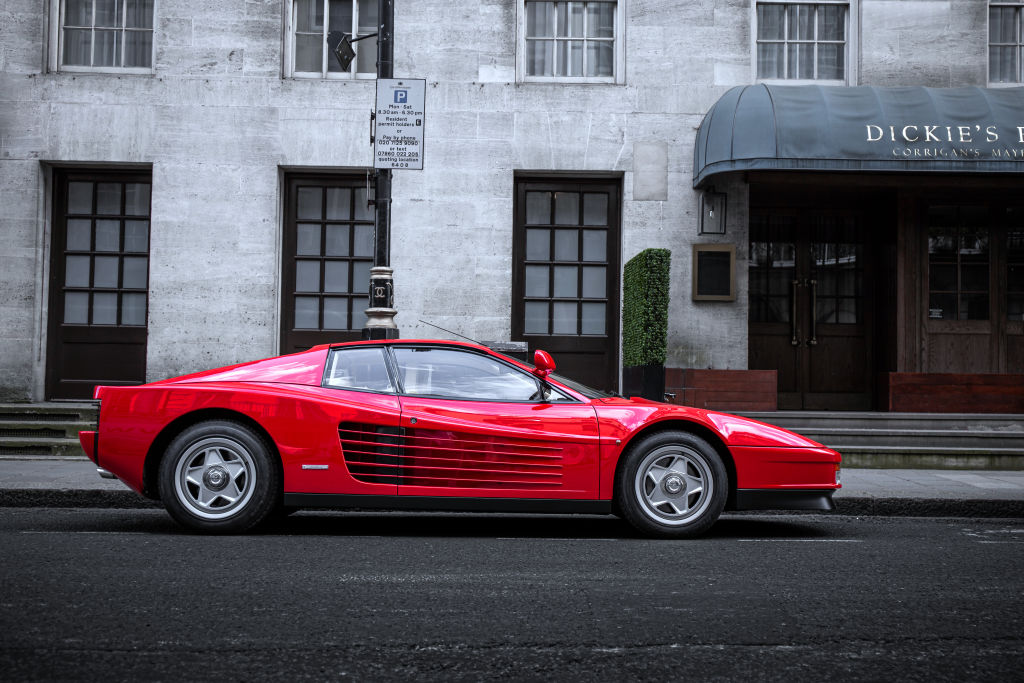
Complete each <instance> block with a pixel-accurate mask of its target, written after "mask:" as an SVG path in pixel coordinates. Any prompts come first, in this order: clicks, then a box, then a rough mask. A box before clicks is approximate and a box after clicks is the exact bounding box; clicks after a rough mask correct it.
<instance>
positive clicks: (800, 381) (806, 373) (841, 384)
mask: <svg viewBox="0 0 1024 683" xmlns="http://www.w3.org/2000/svg"><path fill="white" fill-rule="evenodd" d="M865 223H866V221H865V219H864V217H863V215H861V214H859V213H857V212H856V211H847V212H842V213H839V212H837V213H828V212H822V211H808V210H800V211H793V212H785V211H781V210H774V209H773V210H768V211H764V212H761V211H756V210H755V211H752V213H751V220H750V259H749V269H750V271H749V274H750V284H749V290H750V328H749V334H750V340H749V363H750V368H751V369H758V370H762V369H764V370H778V373H779V408H780V409H781V410H868V409H870V408H871V403H872V400H871V399H872V395H873V394H872V391H873V379H874V367H873V354H872V345H871V343H870V339H869V328H870V327H871V318H872V311H871V310H869V309H870V306H869V302H870V301H871V300H872V297H871V296H870V295H869V292H868V291H867V289H868V286H869V279H868V278H867V277H866V274H867V273H868V272H869V270H870V269H869V267H868V263H867V258H868V254H869V252H870V250H869V248H868V244H867V241H868V240H867V235H868V234H869V227H868V226H867V225H866V224H865Z"/></svg>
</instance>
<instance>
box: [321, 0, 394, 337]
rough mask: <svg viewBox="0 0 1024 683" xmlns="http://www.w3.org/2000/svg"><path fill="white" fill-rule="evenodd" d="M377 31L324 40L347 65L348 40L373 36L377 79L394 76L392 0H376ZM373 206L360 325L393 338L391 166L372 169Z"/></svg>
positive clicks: (333, 34)
mask: <svg viewBox="0 0 1024 683" xmlns="http://www.w3.org/2000/svg"><path fill="white" fill-rule="evenodd" d="M377 20H378V22H379V25H378V28H377V33H376V34H371V35H368V36H362V37H360V38H355V39H354V40H353V39H351V38H349V37H348V36H346V35H344V34H343V33H341V32H340V31H332V32H331V33H330V34H329V35H328V36H327V44H328V46H329V47H330V49H331V52H332V53H333V54H334V56H335V57H336V58H337V60H338V62H339V63H340V64H341V67H342V69H346V70H347V69H348V68H349V65H350V64H351V62H352V60H353V59H354V58H355V52H354V51H353V50H352V43H354V42H357V41H359V40H364V39H366V38H372V37H373V35H376V36H377V79H378V80H380V79H385V78H388V79H389V78H392V77H393V76H394V55H395V44H394V25H395V3H394V0H377ZM373 177H374V188H375V191H374V206H375V209H376V229H375V230H374V249H373V268H371V269H370V283H369V284H370V291H369V295H370V306H369V308H367V309H366V326H365V327H363V339H397V338H398V326H397V325H395V315H396V314H397V313H398V311H396V310H395V295H394V281H393V278H392V274H393V272H394V271H392V269H391V169H390V168H378V169H376V170H375V171H374V176H373Z"/></svg>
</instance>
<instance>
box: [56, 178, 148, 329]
mask: <svg viewBox="0 0 1024 683" xmlns="http://www.w3.org/2000/svg"><path fill="white" fill-rule="evenodd" d="M64 207H65V211H64V215H63V216H62V218H63V220H64V221H65V224H66V226H67V232H66V239H65V244H64V245H63V247H64V260H63V282H62V283H61V285H60V286H61V287H62V293H63V297H62V301H63V315H62V322H63V323H64V324H65V325H88V326H100V325H103V326H108V325H109V326H120V327H145V326H146V319H147V294H148V287H149V212H150V184H149V183H148V182H122V181H117V180H110V179H101V178H97V179H96V180H95V181H93V180H80V179H76V180H71V181H69V182H68V183H67V195H66V197H65V198H64Z"/></svg>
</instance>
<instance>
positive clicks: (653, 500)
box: [633, 444, 715, 526]
mask: <svg viewBox="0 0 1024 683" xmlns="http://www.w3.org/2000/svg"><path fill="white" fill-rule="evenodd" d="M633 483H634V487H635V491H636V499H637V500H638V501H639V502H640V508H641V509H642V510H643V512H644V514H646V515H647V516H648V517H650V518H651V519H653V520H655V521H656V522H659V523H661V524H667V525H670V526H682V525H684V524H688V523H690V522H692V521H694V520H695V519H697V518H698V517H700V516H701V515H702V514H703V513H704V511H705V510H706V509H707V508H708V506H709V505H710V504H711V498H712V494H713V492H714V489H715V477H714V474H713V473H712V471H711V466H710V465H709V464H708V461H707V459H706V458H705V457H704V456H703V455H702V454H701V453H700V452H699V451H696V450H694V449H693V448H690V447H688V446H683V445H681V444H669V445H666V446H661V447H659V448H656V449H654V450H653V451H651V452H650V453H648V454H647V456H646V457H645V458H644V459H643V461H642V462H641V463H640V467H638V468H637V470H636V478H635V480H634V482H633Z"/></svg>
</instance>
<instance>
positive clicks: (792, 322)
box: [789, 280, 800, 346]
mask: <svg viewBox="0 0 1024 683" xmlns="http://www.w3.org/2000/svg"><path fill="white" fill-rule="evenodd" d="M799 286H800V281H799V280H793V297H792V299H790V300H791V301H792V305H791V306H790V308H791V310H790V312H789V326H790V329H791V330H792V331H793V338H792V339H790V340H789V343H790V344H792V345H793V346H800V340H799V339H797V336H796V288H797V287H799Z"/></svg>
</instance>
